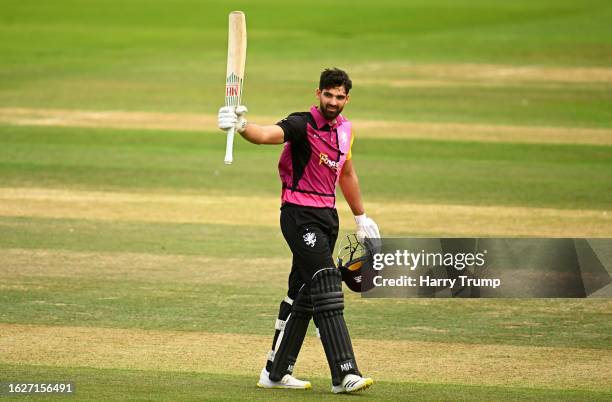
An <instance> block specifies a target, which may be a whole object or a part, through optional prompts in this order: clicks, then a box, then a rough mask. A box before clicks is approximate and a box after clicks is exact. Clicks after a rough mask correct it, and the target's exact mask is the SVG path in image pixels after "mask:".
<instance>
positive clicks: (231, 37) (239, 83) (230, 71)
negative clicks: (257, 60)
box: [225, 11, 247, 165]
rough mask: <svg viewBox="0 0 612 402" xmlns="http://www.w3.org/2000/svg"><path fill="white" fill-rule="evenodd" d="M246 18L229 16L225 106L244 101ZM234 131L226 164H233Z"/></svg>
mask: <svg viewBox="0 0 612 402" xmlns="http://www.w3.org/2000/svg"><path fill="white" fill-rule="evenodd" d="M246 49H247V33H246V18H245V15H244V13H243V12H242V11H232V12H231V13H230V14H229V30H228V37H227V72H226V74H225V106H238V105H240V101H241V100H242V88H243V84H244V68H245V65H246ZM233 149H234V129H233V128H231V129H229V130H227V142H226V144H225V164H226V165H230V164H231V163H232V162H233V159H234V158H233Z"/></svg>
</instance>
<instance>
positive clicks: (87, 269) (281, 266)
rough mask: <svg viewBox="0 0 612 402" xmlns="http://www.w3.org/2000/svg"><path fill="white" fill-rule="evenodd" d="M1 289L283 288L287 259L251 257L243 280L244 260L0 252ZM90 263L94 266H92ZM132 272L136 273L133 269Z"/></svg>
mask: <svg viewBox="0 0 612 402" xmlns="http://www.w3.org/2000/svg"><path fill="white" fill-rule="evenodd" d="M0 260H1V261H2V264H0V275H2V277H3V278H4V281H5V282H7V284H0V290H1V289H3V288H4V289H13V290H15V289H22V290H27V289H31V287H30V285H23V284H19V283H17V284H10V282H11V281H14V280H20V279H21V278H24V277H50V276H51V277H60V278H73V279H74V278H87V279H104V280H134V281H145V282H149V281H167V280H168V279H169V278H172V281H173V282H186V283H193V284H198V283H206V284H219V285H225V284H228V283H240V284H241V285H243V286H254V285H257V284H262V283H265V284H268V285H269V284H271V283H278V284H279V286H281V285H284V284H285V281H286V279H285V277H284V274H285V273H288V272H289V269H290V264H291V259H290V258H289V257H287V258H250V259H249V262H248V265H249V266H248V269H249V272H250V273H251V274H249V275H245V274H244V270H245V260H244V259H243V258H221V257H204V256H185V255H154V254H145V253H102V252H76V251H65V250H48V249H0ZM92 261H95V263H92ZM136 267H137V268H136Z"/></svg>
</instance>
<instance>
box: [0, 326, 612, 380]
mask: <svg viewBox="0 0 612 402" xmlns="http://www.w3.org/2000/svg"><path fill="white" fill-rule="evenodd" d="M270 342H271V337H266V336H256V335H239V334H216V333H209V332H181V331H151V330H133V329H129V330H128V329H114V328H85V327H63V326H43V325H18V324H0V361H2V362H3V363H9V364H26V365H50V366H61V367H94V368H125V369H144V370H164V371H192V372H193V371H194V372H209V373H230V374H250V375H252V376H253V381H256V378H257V375H258V373H259V370H260V369H261V367H262V365H263V363H264V361H265V354H266V351H267V350H268V348H269V347H270ZM354 346H355V351H356V354H357V357H358V360H359V364H360V368H361V369H362V371H364V372H365V373H367V374H368V375H371V376H373V377H374V378H375V379H379V380H388V381H400V382H401V381H405V382H422V383H455V384H471V385H476V384H477V385H499V386H520V387H549V388H561V389H589V390H609V389H610V387H612V380H611V379H610V376H609V373H610V372H611V371H612V351H610V350H599V349H598V350H593V349H576V348H560V347H529V346H510V345H478V344H476V345H469V344H462V343H453V342H448V343H440V342H416V341H386V340H378V341H377V340H362V339H356V340H354ZM297 373H298V375H300V376H302V377H308V376H317V377H327V376H329V374H328V369H327V366H326V363H325V356H324V353H323V350H322V347H321V345H320V344H319V341H318V340H317V339H316V338H314V337H308V338H307V340H306V342H305V345H304V347H303V350H302V353H301V355H300V359H299V360H298V364H297Z"/></svg>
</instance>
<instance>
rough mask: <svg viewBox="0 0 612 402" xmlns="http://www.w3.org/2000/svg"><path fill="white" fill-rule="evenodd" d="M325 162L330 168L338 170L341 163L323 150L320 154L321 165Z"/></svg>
mask: <svg viewBox="0 0 612 402" xmlns="http://www.w3.org/2000/svg"><path fill="white" fill-rule="evenodd" d="M322 164H325V165H326V166H328V167H329V168H330V169H332V170H335V171H338V168H339V165H340V164H339V163H338V162H336V161H333V160H331V159H329V156H328V155H327V154H326V153H323V152H321V153H320V154H319V165H322Z"/></svg>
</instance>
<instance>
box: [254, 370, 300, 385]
mask: <svg viewBox="0 0 612 402" xmlns="http://www.w3.org/2000/svg"><path fill="white" fill-rule="evenodd" d="M257 386H258V387H259V388H280V389H310V388H312V384H310V381H302V380H298V379H297V378H295V377H294V376H292V375H291V374H285V375H284V376H283V378H281V380H280V381H272V380H270V372H269V371H268V370H266V368H265V367H264V368H263V369H262V370H261V374H259V381H258V382H257Z"/></svg>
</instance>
